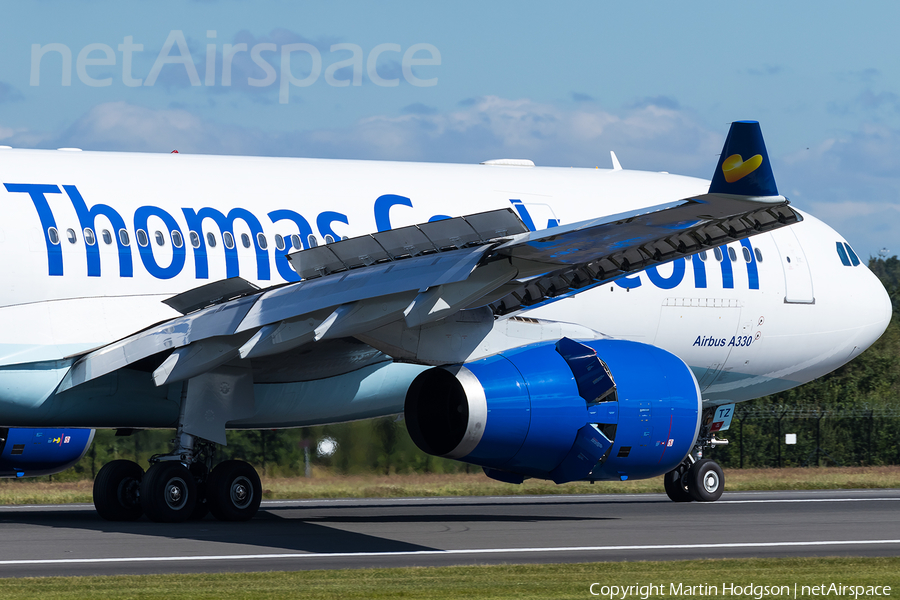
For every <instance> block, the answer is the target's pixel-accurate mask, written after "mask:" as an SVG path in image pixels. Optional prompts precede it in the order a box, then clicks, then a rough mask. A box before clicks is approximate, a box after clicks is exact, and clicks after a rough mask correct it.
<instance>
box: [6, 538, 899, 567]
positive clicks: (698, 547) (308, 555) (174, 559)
mask: <svg viewBox="0 0 900 600" xmlns="http://www.w3.org/2000/svg"><path fill="white" fill-rule="evenodd" d="M875 544H900V540H826V541H811V542H745V543H728V544H660V545H642V546H572V547H558V548H476V549H466V550H410V551H400V552H323V553H321V554H314V553H299V552H292V553H288V554H223V555H209V556H144V557H140V556H132V557H119V558H59V559H35V560H29V559H24V560H0V566H15V565H71V564H98V563H148V562H203V561H222V560H260V559H262V560H266V559H268V560H272V559H314V558H374V557H394V556H448V555H454V554H470V555H484V554H526V553H536V552H544V553H546V552H608V551H615V552H621V551H628V550H715V549H723V548H781V547H812V546H859V545H865V546H870V545H875Z"/></svg>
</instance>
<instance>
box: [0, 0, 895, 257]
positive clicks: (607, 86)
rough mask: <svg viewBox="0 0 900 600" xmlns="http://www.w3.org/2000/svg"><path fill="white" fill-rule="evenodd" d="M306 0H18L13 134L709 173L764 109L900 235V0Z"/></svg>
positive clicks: (832, 208) (801, 155)
mask: <svg viewBox="0 0 900 600" xmlns="http://www.w3.org/2000/svg"><path fill="white" fill-rule="evenodd" d="M307 4H308V3H299V2H254V3H250V2H245V1H236V0H235V1H229V0H222V1H215V0H206V1H194V2H166V1H162V2H155V3H152V4H151V3H146V2H140V3H139V2H85V1H80V0H69V1H65V2H64V1H58V0H40V1H35V2H27V3H24V2H23V3H16V4H11V5H9V6H6V7H5V9H4V16H5V18H4V20H3V24H2V25H0V31H2V36H0V53H2V60H0V144H6V145H11V146H15V147H35V148H56V147H65V146H76V147H80V148H85V149H91V150H126V151H154V152H169V151H171V150H172V149H175V148H177V149H178V150H179V151H182V152H205V153H227V154H253V155H277V156H310V157H331V158H372V159H398V160H425V161H449V162H465V163H471V162H480V161H482V160H485V159H489V158H500V157H517V158H518V157H522V158H531V159H533V160H534V161H535V162H536V163H537V164H541V165H554V166H587V167H593V166H601V167H608V166H609V150H615V151H616V153H617V155H618V156H619V159H620V160H621V162H622V164H623V165H624V166H625V167H626V168H635V169H647V170H666V171H670V172H673V173H681V174H686V175H695V176H700V177H709V176H710V175H711V173H712V169H713V167H714V165H715V161H716V155H717V154H718V152H719V150H720V149H721V144H722V141H723V140H724V136H725V133H726V132H727V129H728V123H729V122H731V121H733V120H737V119H757V120H759V121H760V122H761V124H762V127H763V132H764V134H765V136H766V141H767V144H768V147H769V153H770V155H771V157H772V159H773V163H774V170H775V176H776V179H777V181H778V184H779V188H780V191H781V192H782V193H783V194H785V195H787V196H788V197H790V198H791V200H792V201H793V202H794V203H795V204H796V205H797V206H799V207H801V208H805V209H807V210H810V211H811V212H812V213H813V214H815V215H816V216H819V217H820V218H822V219H824V220H825V221H826V222H828V223H830V224H831V225H833V226H834V227H835V228H837V229H838V230H839V231H840V232H841V233H843V234H844V235H845V236H847V238H848V239H849V240H850V242H851V243H852V244H853V245H854V246H855V247H856V249H857V251H858V252H859V253H860V254H861V255H863V256H868V255H874V254H876V253H877V252H878V250H879V249H880V248H882V247H887V248H888V249H890V252H891V254H894V253H897V252H900V41H897V39H898V36H896V34H895V30H896V23H898V22H900V3H894V2H863V3H857V4H854V5H850V4H849V3H839V2H817V3H785V2H765V1H759V2H754V3H722V2H693V3H671V2H666V3H663V2H628V3H625V2H615V3H613V2H599V1H595V2H568V3H557V4H556V5H553V6H551V5H550V3H544V2H524V1H518V2H505V1H499V2H498V1H494V2H466V1H463V2H456V3H441V4H437V3H421V2H395V3H389V4H387V3H373V2H342V3H319V4H315V5H307ZM241 44H245V46H241ZM35 46H36V47H37V50H35V49H34V47H35ZM167 46H168V48H169V49H168V51H167V52H166V53H165V54H164V55H163V57H162V58H160V57H161V51H162V50H164V49H165V48H166V47H167ZM120 47H121V48H120ZM129 47H130V49H129ZM138 47H140V49H138ZM229 48H230V51H231V55H230V56H229V58H228V61H227V62H228V67H227V69H226V65H225V62H226V60H225V54H226V51H227V50H228V49H229ZM254 50H255V51H257V55H256V59H257V61H258V62H255V61H254V57H253V56H252V54H253V52H254ZM285 52H286V53H287V54H285ZM67 53H68V54H69V55H70V57H71V64H70V65H69V66H68V68H67V69H64V68H63V67H64V60H63V57H64V55H65V54H67ZM373 54H374V56H373ZM126 55H127V57H126ZM283 56H287V58H288V60H289V66H290V69H289V70H285V68H284V67H285V65H284V64H283V60H282V57H283ZM79 57H80V58H79ZM126 58H129V59H130V61H129V62H130V63H131V64H130V68H129V67H128V66H127V65H126V64H125V62H126ZM210 61H211V62H210ZM370 63H371V64H370ZM208 64H212V65H213V68H212V69H211V71H208V70H207V65H208ZM266 66H268V70H267V68H266ZM330 67H331V69H329V68H330ZM226 70H228V71H229V72H230V76H231V77H230V79H231V80H230V82H226V80H225V78H224V74H225V71H226ZM64 71H65V72H64ZM154 71H155V73H154ZM66 74H68V76H69V77H70V78H71V82H70V85H63V83H64V79H65V77H66ZM192 80H193V82H192ZM291 80H293V81H294V82H295V83H291ZM151 83H152V85H148V84H151ZM192 83H193V84H194V85H192Z"/></svg>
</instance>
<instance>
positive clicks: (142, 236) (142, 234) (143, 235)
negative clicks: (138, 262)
mask: <svg viewBox="0 0 900 600" xmlns="http://www.w3.org/2000/svg"><path fill="white" fill-rule="evenodd" d="M134 235H135V237H137V241H138V245H139V246H141V247H145V246H146V245H147V244H148V243H149V241H150V240H148V239H147V232H146V231H144V230H143V229H138V230H137V231H135V232H134Z"/></svg>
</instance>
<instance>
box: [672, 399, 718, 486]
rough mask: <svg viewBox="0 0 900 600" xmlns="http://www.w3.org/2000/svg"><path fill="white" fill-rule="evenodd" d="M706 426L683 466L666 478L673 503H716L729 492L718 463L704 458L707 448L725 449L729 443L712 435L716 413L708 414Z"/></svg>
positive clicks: (701, 430)
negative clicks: (725, 492)
mask: <svg viewBox="0 0 900 600" xmlns="http://www.w3.org/2000/svg"><path fill="white" fill-rule="evenodd" d="M703 417H704V419H703V425H702V427H701V428H700V435H699V436H698V437H697V443H696V444H695V445H694V449H693V450H692V451H691V453H690V454H688V456H687V458H686V459H685V461H684V462H683V463H681V464H680V465H678V467H676V468H675V469H674V470H672V471H669V472H668V473H666V474H665V476H664V478H663V485H664V487H665V489H666V495H667V496H668V497H669V499H670V500H672V501H673V502H691V501H694V500H696V501H697V502H715V501H716V500H718V499H719V498H720V497H721V496H722V492H723V491H724V490H725V475H724V474H723V473H722V467H720V466H719V465H718V463H716V461H714V460H710V459H708V458H702V456H703V448H704V447H706V446H713V447H715V446H721V445H725V444H727V443H728V440H720V439H716V437H715V435H714V434H713V433H711V432H710V431H709V428H710V424H711V423H712V418H711V417H712V412H709V414H706V413H704V415H703Z"/></svg>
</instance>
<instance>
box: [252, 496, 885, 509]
mask: <svg viewBox="0 0 900 600" xmlns="http://www.w3.org/2000/svg"><path fill="white" fill-rule="evenodd" d="M650 495H651V494H621V495H620V494H616V495H615V496H613V497H612V498H609V497H599V496H598V497H591V496H588V497H585V496H562V495H560V496H555V495H548V496H483V497H481V496H461V497H454V498H438V497H429V498H331V499H328V500H321V499H314V500H312V499H311V500H264V501H263V502H262V506H263V507H266V506H299V505H304V504H316V505H326V504H357V505H365V504H416V503H442V504H471V503H476V502H483V501H485V500H491V501H501V502H498V504H502V503H508V504H515V503H524V502H533V501H535V500H582V501H584V502H585V503H589V502H593V501H595V500H602V501H608V500H611V499H616V500H618V499H631V498H647V496H650ZM652 495H653V496H662V494H652ZM885 501H893V502H897V501H900V496H896V497H876V498H793V499H787V498H785V499H779V498H770V499H765V500H716V501H715V502H710V503H708V504H710V505H714V504H766V503H769V504H771V503H781V502H885Z"/></svg>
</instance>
